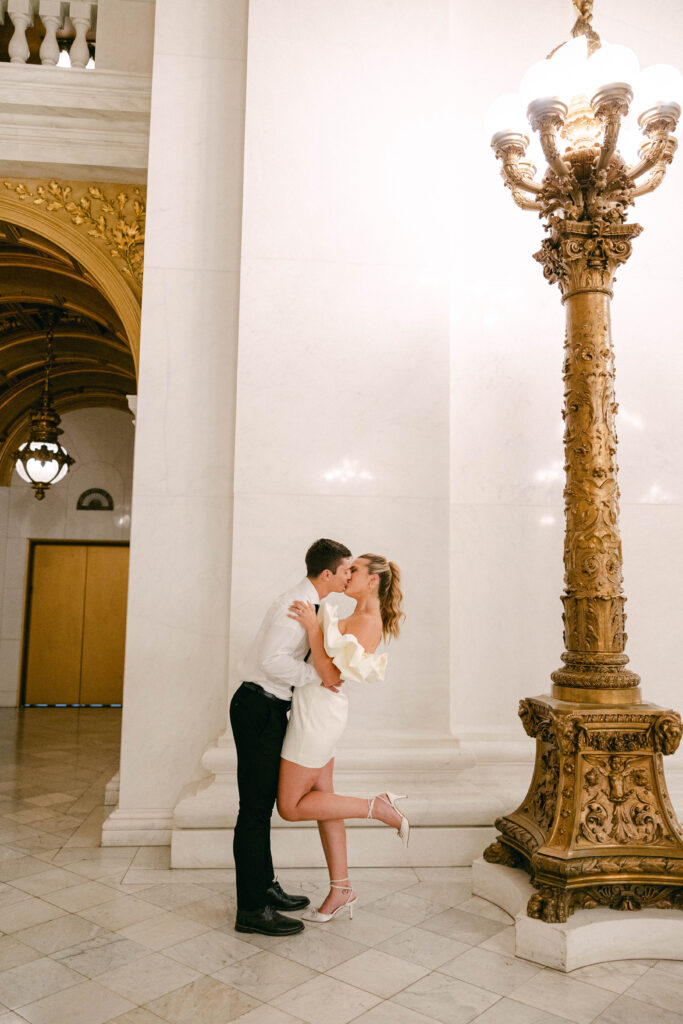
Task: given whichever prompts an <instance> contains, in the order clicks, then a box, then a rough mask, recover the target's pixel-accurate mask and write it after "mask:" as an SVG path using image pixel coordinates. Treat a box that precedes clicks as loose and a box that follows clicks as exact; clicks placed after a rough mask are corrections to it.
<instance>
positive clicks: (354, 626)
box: [339, 612, 382, 654]
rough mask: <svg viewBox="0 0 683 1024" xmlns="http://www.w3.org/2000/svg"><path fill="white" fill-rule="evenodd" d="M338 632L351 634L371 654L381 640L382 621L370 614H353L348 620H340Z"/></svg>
mask: <svg viewBox="0 0 683 1024" xmlns="http://www.w3.org/2000/svg"><path fill="white" fill-rule="evenodd" d="M339 631H340V633H342V634H345V633H351V634H352V635H353V636H355V638H356V640H358V642H359V643H360V644H362V645H363V647H364V648H365V650H366V651H367V652H368V653H369V654H372V653H373V651H374V650H375V649H376V648H377V647H378V646H379V643H380V641H381V639H382V620H381V619H380V618H379V616H377V615H372V614H371V613H370V612H354V613H353V614H352V615H349V617H348V619H340V621H339Z"/></svg>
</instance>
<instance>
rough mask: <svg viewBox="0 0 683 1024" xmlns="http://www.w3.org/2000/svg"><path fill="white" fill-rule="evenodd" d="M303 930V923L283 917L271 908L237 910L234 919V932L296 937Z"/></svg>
mask: <svg viewBox="0 0 683 1024" xmlns="http://www.w3.org/2000/svg"><path fill="white" fill-rule="evenodd" d="M303 930H304V923H303V921H297V920H296V918H293V917H283V915H282V914H278V912H277V910H275V909H274V908H273V907H264V908H263V910H238V911H237V917H236V918H235V931H236V932H258V934H259V935H296V934H297V932H302V931H303Z"/></svg>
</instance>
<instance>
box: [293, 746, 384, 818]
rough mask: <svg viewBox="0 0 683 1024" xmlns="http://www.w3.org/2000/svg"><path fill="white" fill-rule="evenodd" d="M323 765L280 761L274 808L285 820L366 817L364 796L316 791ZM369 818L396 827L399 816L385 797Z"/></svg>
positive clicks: (376, 804) (375, 805) (366, 807)
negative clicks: (311, 766)
mask: <svg viewBox="0 0 683 1024" xmlns="http://www.w3.org/2000/svg"><path fill="white" fill-rule="evenodd" d="M323 770H324V769H323V768H304V766H303V765H300V764H295V763H294V761H286V760H285V759H284V758H282V760H281V761H280V782H279V785H278V791H277V809H278V811H279V813H280V816H281V817H283V818H284V819H285V821H334V820H335V819H342V820H343V819H344V818H367V816H368V801H367V800H366V799H365V798H364V797H356V796H340V795H339V794H337V793H331V792H329V791H326V790H322V791H321V790H316V789H314V788H313V787H314V786H315V785H316V783H317V781H318V778H319V777H320V773H321V772H322V771H323ZM372 817H373V818H376V819H377V820H378V821H383V822H384V824H385V825H391V827H392V828H396V829H397V828H399V827H400V825H401V815H400V814H399V813H398V811H395V810H394V808H393V807H392V806H391V805H390V804H389V803H385V801H384V800H376V801H375V804H374V807H373V812H372Z"/></svg>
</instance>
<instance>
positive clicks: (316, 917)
mask: <svg viewBox="0 0 683 1024" xmlns="http://www.w3.org/2000/svg"><path fill="white" fill-rule="evenodd" d="M348 881H349V880H348V878H334V879H332V878H331V879H330V889H341V890H342V891H344V890H345V889H346V890H348V893H349V895H348V897H347V898H346V900H345V901H344V903H341V904H340V905H339V906H338V907H336V908H335V909H334V910H333V911H332V913H331V914H321V913H320V911H319V910H305V911H304V912H303V914H302V915H301V920H302V921H315V922H316V924H324V923H325V922H326V921H331V920H332V918H333V917H336V916H337V914H339V915H340V916H342V911H344V910H348V912H349V918H350V919H351V920H353V905H354V903H358V897H357V896H353V895H352V894H353V889H352V888H351V886H350V885H348V884H347V885H336V884H335V883H336V882H347V883H348Z"/></svg>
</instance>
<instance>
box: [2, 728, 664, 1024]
mask: <svg viewBox="0 0 683 1024" xmlns="http://www.w3.org/2000/svg"><path fill="white" fill-rule="evenodd" d="M119 729H120V712H118V711H115V710H112V709H98V710H95V709H91V710H81V711H77V710H72V709H55V710H40V709H30V710H26V711H23V712H17V711H13V710H0V1024H25V1022H29V1024H105V1022H110V1024H160V1022H167V1024H226V1022H229V1021H235V1020H237V1021H239V1022H240V1024H297V1022H306V1024H347V1022H350V1021H354V1022H358V1024H360V1022H363V1024H434V1022H435V1021H439V1022H442V1024H467V1022H470V1021H472V1022H476V1024H566V1022H569V1021H571V1022H573V1024H589V1022H592V1021H595V1022H597V1024H683V963H679V962H673V961H666V960H659V961H653V960H638V961H623V962H619V963H613V964H606V965H601V966H598V967H587V968H583V969H581V970H578V971H574V972H573V973H572V974H570V975H564V974H559V973H556V972H555V971H551V970H547V969H541V968H539V967H537V966H536V965H534V964H530V963H527V962H525V961H523V960H518V959H516V958H515V956H514V953H513V948H512V928H511V926H510V919H509V918H508V917H507V916H506V915H505V914H503V913H502V912H500V911H498V910H496V909H494V908H492V907H490V906H489V905H488V904H486V903H483V902H482V901H481V900H479V899H477V898H476V897H475V898H473V897H472V895H471V890H470V877H469V870H468V869H467V868H412V869H411V868H398V869H397V868H378V869H363V870H358V871H355V872H353V881H354V886H355V889H356V891H357V893H358V896H359V904H358V906H359V909H358V910H357V912H356V913H355V915H354V918H353V921H349V920H344V921H334V922H332V923H330V924H327V925H317V926H316V925H308V926H307V928H306V931H305V932H304V933H303V934H302V935H298V936H293V937H291V938H285V939H269V938H266V937H262V936H248V935H237V934H236V933H235V932H234V931H233V927H232V924H233V919H234V910H235V902H234V885H233V872H232V871H223V870H214V871H205V870H203V871H202V870H197V871H188V870H182V871H170V870H169V867H168V863H169V860H168V849H166V848H154V847H147V848H144V847H143V848H118V849H117V848H108V849H102V848H100V847H99V845H98V844H99V829H100V824H101V821H102V819H103V816H104V814H105V813H106V812H105V809H104V808H103V793H104V786H105V783H106V782H107V780H108V779H109V778H110V777H111V775H112V774H113V773H114V772H115V770H116V768H117V757H118V738H119ZM280 880H281V881H282V883H283V884H284V886H285V887H286V888H290V889H291V890H305V891H306V892H307V893H309V894H310V895H311V896H312V897H313V898H314V899H315V898H316V896H320V894H322V892H323V890H324V889H325V878H324V873H323V872H321V871H318V870H299V871H286V872H284V871H283V872H282V873H281V876H280Z"/></svg>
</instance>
